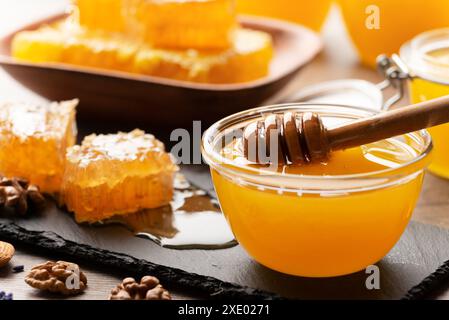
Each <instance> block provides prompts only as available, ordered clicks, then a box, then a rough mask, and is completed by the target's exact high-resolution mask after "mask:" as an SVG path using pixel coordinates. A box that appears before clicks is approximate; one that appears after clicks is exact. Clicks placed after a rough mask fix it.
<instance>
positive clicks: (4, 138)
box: [0, 100, 78, 193]
mask: <svg viewBox="0 0 449 320" xmlns="http://www.w3.org/2000/svg"><path fill="white" fill-rule="evenodd" d="M77 104H78V101H77V100H73V101H65V102H61V103H51V104H47V105H32V104H14V103H5V104H1V105H0V141H1V148H0V172H1V174H3V175H5V176H9V177H22V178H26V179H28V180H29V181H30V182H31V183H33V184H36V185H38V186H39V187H40V189H41V191H43V192H47V193H55V192H58V191H59V190H60V187H61V181H62V175H63V171H64V163H65V151H66V148H67V147H70V146H72V145H73V144H74V143H75V140H76V123H75V107H76V105H77Z"/></svg>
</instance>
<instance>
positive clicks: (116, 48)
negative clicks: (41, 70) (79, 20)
mask: <svg viewBox="0 0 449 320" xmlns="http://www.w3.org/2000/svg"><path fill="white" fill-rule="evenodd" d="M137 49H138V46H137V44H135V43H133V42H127V41H124V40H123V39H121V38H120V37H108V38H104V37H102V36H101V35H99V34H97V33H91V32H88V31H83V30H76V29H75V30H66V29H64V28H59V27H43V28H41V29H39V30H37V31H24V32H20V33H18V34H17V35H16V36H15V37H14V39H13V42H12V55H13V57H14V58H16V59H19V60H23V61H28V62H33V63H44V62H62V63H68V64H74V65H79V66H88V67H94V68H102V69H113V70H120V71H128V72H129V71H131V70H132V68H133V65H134V57H135V54H136V52H137Z"/></svg>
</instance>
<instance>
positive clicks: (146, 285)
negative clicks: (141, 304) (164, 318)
mask: <svg viewBox="0 0 449 320" xmlns="http://www.w3.org/2000/svg"><path fill="white" fill-rule="evenodd" d="M109 300H171V296H170V293H169V292H168V291H167V290H165V289H164V288H163V287H162V285H161V284H160V283H159V280H158V279H157V278H155V277H152V276H145V277H143V278H142V279H141V280H140V283H138V282H137V281H136V280H134V278H126V279H124V280H123V281H122V283H121V284H119V285H118V286H117V287H115V288H114V289H112V291H111V294H110V296H109Z"/></svg>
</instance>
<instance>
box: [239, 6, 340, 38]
mask: <svg viewBox="0 0 449 320" xmlns="http://www.w3.org/2000/svg"><path fill="white" fill-rule="evenodd" d="M331 3H332V0H314V1H309V0H295V1H291V0H237V12H238V13H243V14H250V15H257V16H265V17H271V18H277V19H282V20H288V21H291V22H295V23H299V24H303V25H305V26H306V27H309V28H311V29H313V30H315V31H319V30H320V29H321V26H322V25H323V22H324V20H325V19H326V17H327V14H328V12H329V8H330V5H331Z"/></svg>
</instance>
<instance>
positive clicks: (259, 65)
mask: <svg viewBox="0 0 449 320" xmlns="http://www.w3.org/2000/svg"><path fill="white" fill-rule="evenodd" d="M12 54H13V56H14V57H15V58H17V59H20V60H25V61H30V62H61V63H68V64H75V65H81V66H90V67H95V68H102V69H114V70H120V71H126V72H134V73H139V74H145V75H150V76H157V77H165V78H171V79H177V80H183V81H193V82H203V83H238V82H247V81H251V80H256V79H259V78H262V77H264V76H266V75H267V74H268V72H269V66H270V62H271V59H272V57H273V45H272V39H271V36H270V35H269V34H266V33H264V32H260V31H253V30H247V29H238V30H237V31H236V33H235V37H234V41H233V45H232V47H231V48H230V49H227V50H223V51H221V50H218V51H197V50H161V49H153V48H150V47H138V46H137V45H135V44H134V43H133V42H126V41H124V40H123V39H118V38H108V39H105V38H102V37H100V36H98V35H93V34H90V33H88V32H82V31H79V32H75V33H72V34H69V35H68V34H67V32H66V31H63V30H60V29H57V28H49V27H46V28H43V29H40V30H38V31H31V32H22V33H19V34H18V35H16V37H15V38H14V41H13V46H12Z"/></svg>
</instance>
